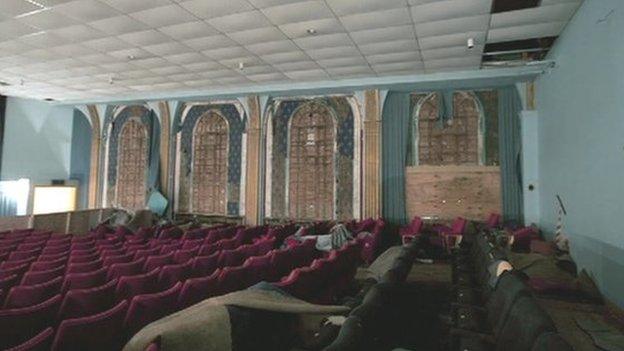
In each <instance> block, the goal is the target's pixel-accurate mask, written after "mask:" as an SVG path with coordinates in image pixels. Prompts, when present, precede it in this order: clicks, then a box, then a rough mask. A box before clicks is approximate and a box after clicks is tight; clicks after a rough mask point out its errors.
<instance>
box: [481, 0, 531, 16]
mask: <svg viewBox="0 0 624 351" xmlns="http://www.w3.org/2000/svg"><path fill="white" fill-rule="evenodd" d="M539 3H540V0H494V4H493V5H492V13H499V12H507V11H516V10H522V9H528V8H531V7H537V6H539Z"/></svg>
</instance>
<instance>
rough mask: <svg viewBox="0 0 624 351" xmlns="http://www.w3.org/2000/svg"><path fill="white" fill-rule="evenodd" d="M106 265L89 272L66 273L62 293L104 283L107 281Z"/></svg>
mask: <svg viewBox="0 0 624 351" xmlns="http://www.w3.org/2000/svg"><path fill="white" fill-rule="evenodd" d="M106 272H107V269H106V267H102V268H100V269H98V270H97V271H93V272H89V273H71V274H66V275H65V278H64V279H63V285H62V286H61V293H63V294H64V293H65V292H67V291H68V290H72V289H87V288H93V287H96V286H100V285H103V284H104V283H105V282H106Z"/></svg>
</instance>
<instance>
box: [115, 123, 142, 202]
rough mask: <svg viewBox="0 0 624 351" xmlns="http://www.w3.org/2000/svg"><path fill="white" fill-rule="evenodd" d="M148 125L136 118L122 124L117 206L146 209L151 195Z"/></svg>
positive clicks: (118, 163)
mask: <svg viewBox="0 0 624 351" xmlns="http://www.w3.org/2000/svg"><path fill="white" fill-rule="evenodd" d="M147 158H148V137H147V128H146V127H145V125H144V124H143V123H141V121H140V120H138V119H136V118H133V119H130V120H128V121H127V122H126V123H125V124H124V125H123V127H122V129H121V133H120V135H119V153H118V162H117V187H116V192H117V194H116V196H115V198H116V199H117V205H118V206H121V207H123V208H128V209H133V210H136V209H142V208H145V200H146V196H147V167H148V166H147V164H148V163H147Z"/></svg>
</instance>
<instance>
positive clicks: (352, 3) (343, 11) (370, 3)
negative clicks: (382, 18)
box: [327, 0, 407, 16]
mask: <svg viewBox="0 0 624 351" xmlns="http://www.w3.org/2000/svg"><path fill="white" fill-rule="evenodd" d="M327 3H328V4H329V6H330V7H331V8H332V9H333V10H334V13H336V14H337V15H338V16H345V15H352V14H354V13H364V12H374V11H381V10H387V9H393V8H405V7H406V6H407V3H406V2H405V0H383V1H379V0H327Z"/></svg>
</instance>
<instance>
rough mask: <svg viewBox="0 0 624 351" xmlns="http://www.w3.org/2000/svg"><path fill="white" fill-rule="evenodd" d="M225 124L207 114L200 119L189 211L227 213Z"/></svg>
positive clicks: (194, 139) (226, 127)
mask: <svg viewBox="0 0 624 351" xmlns="http://www.w3.org/2000/svg"><path fill="white" fill-rule="evenodd" d="M227 158H228V124H227V122H226V120H225V118H223V116H221V115H220V114H218V113H216V112H214V111H210V112H207V113H206V114H204V115H203V116H202V117H200V118H199V120H198V121H197V124H196V125H195V131H194V132H193V169H192V172H193V173H192V185H191V186H192V189H191V199H192V211H193V212H194V213H202V214H226V213H227V201H226V187H227V173H228V172H227V171H228V163H227Z"/></svg>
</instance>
